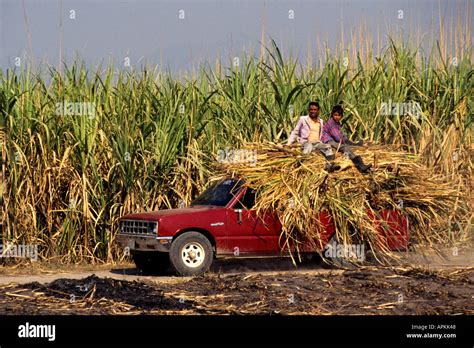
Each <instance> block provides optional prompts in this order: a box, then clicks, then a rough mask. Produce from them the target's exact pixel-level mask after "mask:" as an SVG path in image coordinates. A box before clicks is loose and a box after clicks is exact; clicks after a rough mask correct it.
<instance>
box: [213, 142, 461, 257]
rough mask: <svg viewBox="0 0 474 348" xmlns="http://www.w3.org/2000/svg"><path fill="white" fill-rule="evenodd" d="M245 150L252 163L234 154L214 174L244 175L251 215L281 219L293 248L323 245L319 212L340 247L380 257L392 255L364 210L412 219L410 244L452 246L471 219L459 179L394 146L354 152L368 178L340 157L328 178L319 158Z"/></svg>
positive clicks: (282, 150) (253, 147) (266, 148)
mask: <svg viewBox="0 0 474 348" xmlns="http://www.w3.org/2000/svg"><path fill="white" fill-rule="evenodd" d="M245 149H246V151H247V152H248V153H250V154H253V158H251V157H252V156H240V158H232V156H231V157H228V158H227V159H226V160H225V161H220V164H219V165H218V166H219V168H218V169H219V176H240V177H242V178H243V179H244V180H245V182H246V185H247V186H249V187H251V188H252V189H254V190H255V191H256V205H255V207H254V209H256V210H257V212H262V211H269V210H270V211H274V212H276V213H277V214H278V217H279V219H280V221H281V223H282V238H285V240H286V242H289V241H292V242H293V243H296V244H298V243H299V242H301V236H303V237H304V238H309V239H312V240H316V241H318V240H320V231H321V229H320V226H319V223H318V220H317V219H315V216H316V215H317V213H318V212H321V211H323V210H325V211H328V212H329V213H330V215H331V216H332V218H333V221H334V224H335V227H336V235H337V239H338V242H339V243H344V244H353V243H357V242H360V241H363V242H364V243H366V245H367V246H368V247H369V248H370V249H371V250H373V251H378V252H379V253H378V254H379V255H382V256H384V257H383V258H384V259H392V257H393V256H394V254H393V253H391V252H390V250H388V248H387V247H386V246H384V245H383V244H381V243H378V242H377V236H376V227H375V226H374V223H373V221H372V220H371V219H368V218H367V216H368V215H367V214H368V212H372V213H373V214H375V215H374V216H377V212H378V211H380V210H381V209H394V210H397V211H400V212H401V213H402V214H404V215H405V216H406V217H407V218H408V219H409V229H410V235H411V237H410V239H411V242H412V243H415V244H423V245H429V246H432V247H437V246H439V245H444V246H452V245H453V244H454V243H455V242H456V241H459V238H460V237H461V235H462V234H463V233H465V232H466V230H463V228H462V224H463V223H464V222H465V221H466V217H467V218H469V217H468V215H469V208H468V202H469V200H468V198H467V197H468V194H469V193H468V192H467V190H466V189H465V186H464V185H463V179H462V177H461V176H459V177H452V176H451V177H450V178H449V179H447V178H446V177H442V176H439V175H436V174H434V172H433V171H432V170H430V169H429V168H428V167H426V166H425V165H423V164H422V163H421V159H420V158H419V157H418V156H417V155H414V154H410V153H407V152H404V151H401V150H400V148H397V147H396V146H379V145H377V146H374V145H370V146H364V147H354V150H355V152H356V153H357V154H358V155H361V156H362V157H363V158H364V161H365V162H366V163H372V165H373V167H372V170H371V172H370V173H368V174H361V173H359V171H358V170H357V169H356V168H355V167H354V165H353V164H352V162H351V160H350V159H348V158H345V157H344V155H342V154H339V153H338V154H337V156H336V161H335V163H336V164H339V165H340V167H341V169H340V170H338V171H335V172H332V173H329V172H327V171H326V170H325V169H324V167H325V164H326V160H325V159H324V157H323V156H322V155H320V154H318V153H311V154H309V155H305V154H303V153H302V151H301V149H300V148H299V147H297V146H294V147H288V146H282V145H278V144H274V143H264V144H257V143H249V144H247V145H246V146H245ZM249 159H251V160H249ZM385 256H389V257H388V258H386V257H385Z"/></svg>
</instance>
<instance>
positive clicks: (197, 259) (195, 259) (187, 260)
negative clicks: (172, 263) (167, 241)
mask: <svg viewBox="0 0 474 348" xmlns="http://www.w3.org/2000/svg"><path fill="white" fill-rule="evenodd" d="M205 257H206V252H205V251H204V248H203V247H202V245H201V244H198V243H194V242H192V243H188V244H186V245H185V246H184V247H183V249H182V250H181V258H182V260H183V262H184V264H185V265H186V266H187V267H191V268H196V267H199V266H201V264H202V263H203V262H204V259H205Z"/></svg>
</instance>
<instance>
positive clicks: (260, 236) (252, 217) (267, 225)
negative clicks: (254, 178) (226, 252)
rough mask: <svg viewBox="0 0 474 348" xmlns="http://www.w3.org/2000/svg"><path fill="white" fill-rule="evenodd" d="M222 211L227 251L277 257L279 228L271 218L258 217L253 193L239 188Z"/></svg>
mask: <svg viewBox="0 0 474 348" xmlns="http://www.w3.org/2000/svg"><path fill="white" fill-rule="evenodd" d="M236 198H237V199H236V200H235V201H234V204H232V206H231V207H229V208H228V209H227V211H226V219H227V223H226V226H227V243H228V248H229V249H230V250H232V251H233V253H234V255H235V256H239V255H240V254H244V255H245V254H275V255H279V254H280V249H279V246H278V240H279V237H280V230H281V224H280V222H279V221H278V218H277V217H276V215H275V214H271V213H267V214H264V215H263V216H258V215H257V213H256V211H255V210H253V209H252V208H253V206H254V204H255V193H254V192H253V190H251V189H249V188H246V187H244V188H242V192H239V194H238V195H237V196H236Z"/></svg>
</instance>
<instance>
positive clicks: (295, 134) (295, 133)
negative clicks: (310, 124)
mask: <svg viewBox="0 0 474 348" xmlns="http://www.w3.org/2000/svg"><path fill="white" fill-rule="evenodd" d="M302 124H303V120H302V119H301V117H300V119H299V120H298V123H297V124H296V127H295V129H293V130H292V131H291V134H290V137H289V138H288V145H291V144H293V143H294V142H295V140H296V139H297V138H298V136H299V134H300V129H301V126H302Z"/></svg>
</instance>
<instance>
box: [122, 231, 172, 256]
mask: <svg viewBox="0 0 474 348" xmlns="http://www.w3.org/2000/svg"><path fill="white" fill-rule="evenodd" d="M172 239H173V237H156V236H144V235H142V236H140V235H132V234H120V233H119V234H117V236H116V237H115V240H116V241H117V243H118V244H119V245H120V246H121V247H122V248H124V249H125V248H128V250H129V251H159V252H169V250H170V246H171V240H172Z"/></svg>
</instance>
